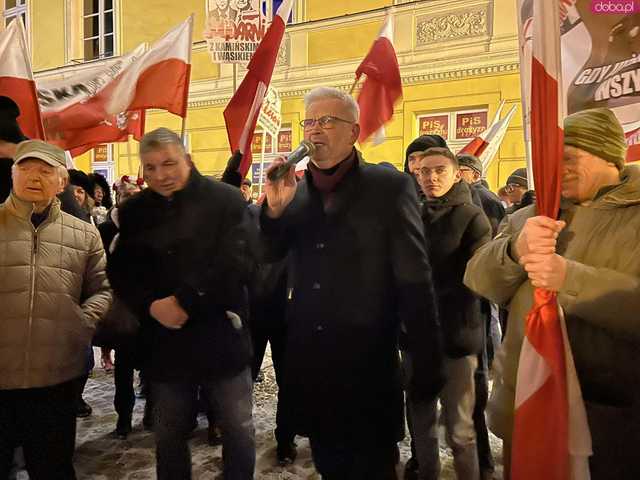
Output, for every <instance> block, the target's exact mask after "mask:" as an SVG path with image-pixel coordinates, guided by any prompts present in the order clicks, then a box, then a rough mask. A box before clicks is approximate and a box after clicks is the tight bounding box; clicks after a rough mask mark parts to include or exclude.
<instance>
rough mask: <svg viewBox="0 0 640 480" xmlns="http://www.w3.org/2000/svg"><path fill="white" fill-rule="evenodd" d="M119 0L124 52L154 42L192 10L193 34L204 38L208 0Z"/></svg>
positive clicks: (121, 42)
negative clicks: (193, 16)
mask: <svg viewBox="0 0 640 480" xmlns="http://www.w3.org/2000/svg"><path fill="white" fill-rule="evenodd" d="M41 1H47V0H41ZM119 4H120V9H119V15H120V29H121V30H120V32H121V37H120V38H121V41H120V46H121V52H123V53H124V52H128V51H130V50H133V49H134V48H135V47H136V46H138V45H139V44H140V43H142V42H149V43H153V42H155V41H156V40H157V39H158V38H159V37H160V36H161V35H162V34H163V33H164V32H166V31H167V30H170V29H171V28H173V27H175V26H176V25H177V24H178V23H180V22H182V21H184V20H185V19H186V18H187V17H188V16H189V15H191V14H192V13H195V18H194V23H193V38H194V39H196V40H197V39H201V38H202V32H203V30H204V22H205V0H133V1H132V0H121V1H120V2H119Z"/></svg>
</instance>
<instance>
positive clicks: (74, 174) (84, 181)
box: [69, 169, 93, 198]
mask: <svg viewBox="0 0 640 480" xmlns="http://www.w3.org/2000/svg"><path fill="white" fill-rule="evenodd" d="M69 183H70V184H71V185H75V186H77V187H82V188H83V189H84V191H85V192H86V193H87V195H89V196H90V197H91V198H93V188H91V180H89V176H88V175H87V174H86V173H84V172H83V171H81V170H73V169H71V170H69Z"/></svg>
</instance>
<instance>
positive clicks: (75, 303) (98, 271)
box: [0, 194, 111, 390]
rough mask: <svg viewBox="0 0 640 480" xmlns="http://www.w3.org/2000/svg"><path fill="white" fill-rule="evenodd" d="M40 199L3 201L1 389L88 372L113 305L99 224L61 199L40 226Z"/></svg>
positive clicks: (51, 382) (42, 383) (0, 220)
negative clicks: (36, 211)
mask: <svg viewBox="0 0 640 480" xmlns="http://www.w3.org/2000/svg"><path fill="white" fill-rule="evenodd" d="M32 212H33V206H32V204H31V203H29V202H24V201H22V200H19V199H18V198H17V197H16V196H15V194H11V196H10V197H9V198H8V199H7V200H6V202H5V203H3V204H2V205H0V305H1V306H2V307H1V310H0V390H8V389H22V388H37V387H46V386H51V385H57V384H60V383H63V382H65V381H68V380H71V379H73V378H76V377H78V376H80V375H82V374H83V373H85V371H86V366H85V364H86V349H87V346H88V345H90V343H91V336H92V334H93V331H94V329H95V325H96V323H97V322H98V321H99V320H100V319H101V317H102V316H103V315H104V314H105V313H106V311H107V309H108V308H109V306H110V304H111V291H110V289H109V283H108V281H107V276H106V273H105V266H106V260H105V254H104V249H103V248H102V242H101V241H100V235H99V234H98V231H97V230H96V228H95V227H94V226H92V225H90V224H88V223H86V222H83V221H81V220H78V219H76V218H74V217H72V216H71V215H68V214H66V213H64V212H61V211H60V201H59V200H57V199H55V200H54V202H53V204H52V206H51V208H50V210H49V215H48V217H47V218H46V219H45V221H44V222H43V223H42V224H41V225H40V226H39V227H38V228H37V229H35V228H34V227H33V224H32V223H31V214H32Z"/></svg>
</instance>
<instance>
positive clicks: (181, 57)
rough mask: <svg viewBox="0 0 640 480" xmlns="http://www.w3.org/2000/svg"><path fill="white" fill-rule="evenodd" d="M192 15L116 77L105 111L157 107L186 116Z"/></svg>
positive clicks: (113, 111) (112, 112)
mask: <svg viewBox="0 0 640 480" xmlns="http://www.w3.org/2000/svg"><path fill="white" fill-rule="evenodd" d="M192 38H193V15H191V16H190V17H189V18H188V19H187V20H185V21H184V22H183V23H181V24H180V25H178V26H177V27H175V28H174V29H173V30H171V31H169V32H167V33H166V34H165V35H164V36H163V37H162V38H161V39H160V40H158V41H157V42H156V43H154V44H153V45H152V46H151V48H150V49H149V50H147V51H146V52H145V53H144V54H143V55H142V56H141V57H140V58H138V59H137V60H136V61H135V62H134V63H133V64H132V65H131V66H130V67H129V68H127V69H126V71H124V72H123V73H122V74H121V75H120V77H119V78H118V82H117V84H116V86H115V88H114V90H113V93H112V95H111V96H110V98H109V102H108V103H107V107H106V110H107V112H108V113H110V114H113V115H115V114H117V113H119V112H124V111H127V110H142V109H146V108H160V109H163V110H167V111H169V112H171V113H174V114H176V115H179V116H181V117H182V118H185V117H186V116H187V100H188V96H189V80H190V77H191V44H192V41H193V40H192Z"/></svg>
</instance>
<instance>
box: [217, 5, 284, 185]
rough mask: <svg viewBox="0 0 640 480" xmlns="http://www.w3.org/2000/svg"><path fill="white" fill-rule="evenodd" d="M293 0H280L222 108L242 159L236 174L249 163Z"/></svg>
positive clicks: (244, 170) (232, 144)
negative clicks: (225, 105)
mask: <svg viewBox="0 0 640 480" xmlns="http://www.w3.org/2000/svg"><path fill="white" fill-rule="evenodd" d="M292 5H293V0H284V1H283V2H282V4H281V5H280V7H279V8H278V11H277V12H276V15H274V17H273V22H272V23H271V25H270V26H269V29H268V30H267V33H265V35H264V38H263V39H262V41H261V42H260V45H258V48H257V49H256V51H255V53H254V54H253V57H251V61H250V62H249V65H248V66H247V70H248V71H247V74H246V76H245V77H244V80H242V83H241V84H240V87H238V90H237V91H236V93H235V94H234V95H233V98H232V99H231V100H230V101H229V104H228V105H227V108H225V109H224V122H225V124H226V126H227V135H228V137H229V146H230V147H231V151H232V152H235V151H236V150H240V152H241V153H242V155H243V156H242V163H241V164H240V174H241V175H242V176H243V177H244V176H246V175H247V172H248V171H249V168H250V167H251V162H252V155H251V141H252V139H253V132H254V131H255V129H256V123H257V121H258V115H259V114H260V107H262V101H263V100H264V95H265V93H266V92H267V87H268V86H269V83H271V76H272V75H273V69H274V68H275V65H276V59H277V58H278V49H279V48H280V43H281V42H282V37H283V36H284V29H285V25H286V22H287V19H288V18H289V14H290V13H291V7H292Z"/></svg>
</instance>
